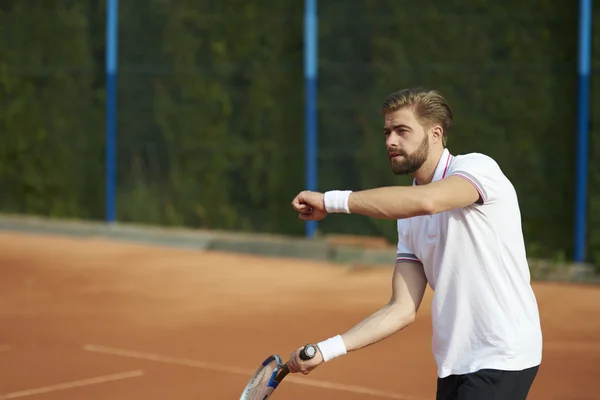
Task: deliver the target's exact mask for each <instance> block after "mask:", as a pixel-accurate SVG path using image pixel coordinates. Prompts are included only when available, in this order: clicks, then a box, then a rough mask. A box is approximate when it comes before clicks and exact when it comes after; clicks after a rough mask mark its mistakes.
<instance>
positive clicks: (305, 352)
mask: <svg viewBox="0 0 600 400" xmlns="http://www.w3.org/2000/svg"><path fill="white" fill-rule="evenodd" d="M316 354H317V346H315V345H314V344H307V345H306V346H304V348H303V349H302V350H300V359H302V360H304V361H307V360H310V359H312V358H313V357H314V356H315V355H316Z"/></svg>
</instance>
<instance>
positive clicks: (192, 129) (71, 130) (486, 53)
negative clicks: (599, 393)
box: [0, 0, 600, 263]
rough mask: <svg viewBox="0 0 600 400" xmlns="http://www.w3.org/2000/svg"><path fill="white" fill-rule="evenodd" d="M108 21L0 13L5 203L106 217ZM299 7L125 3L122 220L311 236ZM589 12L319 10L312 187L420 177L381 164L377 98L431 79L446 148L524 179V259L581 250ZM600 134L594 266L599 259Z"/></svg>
mask: <svg viewBox="0 0 600 400" xmlns="http://www.w3.org/2000/svg"><path fill="white" fill-rule="evenodd" d="M104 12H105V10H104V2H102V1H97V0H90V1H86V2H65V1H58V0H49V1H45V2H36V3H34V4H30V3H27V2H22V1H19V0H10V1H7V2H4V4H3V5H2V7H0V26H2V29H3V32H4V33H5V34H3V35H0V54H2V57H0V100H1V101H2V104H3V107H2V109H1V110H0V131H1V132H3V134H2V139H3V140H2V146H1V147H0V190H2V193H3V196H2V197H1V198H0V210H1V211H5V212H6V211H8V212H21V213H30V214H39V215H49V216H56V217H78V218H87V219H96V220H99V219H102V218H103V213H104V119H103V118H104V117H103V116H104V76H103V70H104V35H105V32H104V29H105V26H104ZM303 12H304V10H303V2H271V1H266V0H262V1H255V2H252V3H243V2H236V1H221V2H215V1H197V0H182V1H178V2H159V1H156V2H148V1H143V0H131V1H127V2H121V9H120V42H119V46H120V52H119V71H120V73H119V78H118V83H119V92H118V107H119V108H118V130H119V132H118V134H119V143H118V218H119V219H120V220H121V221H134V222H143V223H153V224H160V225H185V226H189V227H206V228H215V229H236V230H245V231H256V232H275V233H277V232H278V233H285V234H298V235H300V234H303V231H304V226H303V224H302V222H301V221H299V220H298V219H297V216H296V215H295V214H294V213H293V212H292V210H291V208H290V201H291V199H292V198H293V196H294V195H295V194H296V193H297V192H298V191H299V190H302V189H303V188H304V87H303V36H302V30H303ZM577 18H578V10H577V2H570V1H566V0H563V1H561V2H551V1H549V0H546V1H542V0H535V1H530V2H523V1H516V0H511V1H505V2H492V1H483V0H480V1H472V0H469V1H467V0H462V1H455V2H453V5H452V6H450V5H444V4H443V3H441V2H438V1H421V2H400V1H394V0H389V1H383V0H381V1H377V2H375V1H372V0H360V1H359V0H348V1H345V2H325V1H323V2H319V56H320V58H319V105H318V106H319V186H320V189H321V190H327V189H332V188H349V189H354V190H359V189H365V188H370V187H375V186H379V185H389V184H396V183H398V184H406V183H408V179H406V178H404V179H398V178H397V177H394V176H393V175H392V174H391V173H390V172H389V168H388V165H387V160H386V158H385V154H384V147H383V135H382V134H381V116H380V115H379V113H378V108H379V104H380V103H381V101H382V100H383V98H384V97H385V96H386V95H387V94H388V93H389V92H391V91H394V90H396V89H398V88H401V87H406V86H417V85H419V86H428V87H432V88H437V89H439V90H441V91H442V92H443V93H444V94H445V96H446V97H447V98H448V100H449V101H450V103H451V105H452V107H453V109H454V112H455V129H454V132H453V134H452V136H451V138H450V141H449V146H450V150H451V151H452V152H453V153H455V154H457V153H465V152H470V151H480V152H484V153H487V154H489V155H490V156H492V157H494V158H495V159H497V160H498V162H499V163H500V165H501V166H502V168H503V170H504V171H505V173H506V174H507V175H508V176H509V177H510V178H511V179H512V180H513V182H514V184H515V186H516V188H517V191H518V194H519V197H520V200H521V204H522V212H523V224H524V231H525V235H526V237H527V242H528V248H529V252H530V254H531V255H532V256H545V257H569V256H570V254H571V250H572V234H573V226H572V220H573V212H574V211H573V207H574V206H573V193H574V176H575V171H574V165H575V137H576V129H577V125H576V117H577V103H576V99H577V75H576V70H577V68H576V66H577V22H578V21H577ZM594 19H595V21H598V20H599V19H600V13H598V11H595V15H594ZM594 34H595V39H596V38H597V37H598V35H599V34H598V33H597V30H596V31H595V32H594ZM599 42H600V41H599V40H594V46H595V48H596V50H597V49H598V46H600V45H599V44H598V43H599ZM598 54H600V53H599V52H598V51H595V53H594V77H597V76H598V65H599V63H598V57H599V56H598ZM593 85H594V87H593V92H592V99H593V100H594V99H596V98H597V95H598V94H600V86H599V85H600V83H598V80H597V79H594V80H593ZM592 112H593V121H596V119H597V118H598V116H599V113H600V111H598V107H595V108H594V107H593V108H592ZM596 132H597V129H596V126H595V125H594V124H592V132H591V152H590V217H589V238H590V242H589V258H590V260H591V261H596V262H598V263H600V232H598V230H600V191H599V190H600V189H598V188H599V187H600V167H599V166H598V164H597V163H596V162H595V160H596V159H597V158H598V156H600V141H599V140H597V139H596V136H597V134H596ZM319 228H320V230H321V232H324V233H334V232H335V233H349V234H368V235H384V236H386V237H387V238H388V239H389V240H390V241H391V242H393V241H395V225H394V224H393V223H390V221H379V220H372V219H368V218H363V217H361V216H346V217H343V218H341V217H335V216H331V217H329V218H327V219H326V220H325V221H323V223H321V224H320V226H319Z"/></svg>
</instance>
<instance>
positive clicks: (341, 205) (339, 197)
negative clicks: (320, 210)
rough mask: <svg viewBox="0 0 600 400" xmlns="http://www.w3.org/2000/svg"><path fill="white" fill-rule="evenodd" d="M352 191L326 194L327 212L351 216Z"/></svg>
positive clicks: (332, 191) (331, 191)
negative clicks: (349, 200) (349, 206)
mask: <svg viewBox="0 0 600 400" xmlns="http://www.w3.org/2000/svg"><path fill="white" fill-rule="evenodd" d="M350 193H352V190H330V191H329V192H325V194H324V202H325V210H326V211H327V212H328V213H345V214H350V209H349V208H348V199H349V198H350Z"/></svg>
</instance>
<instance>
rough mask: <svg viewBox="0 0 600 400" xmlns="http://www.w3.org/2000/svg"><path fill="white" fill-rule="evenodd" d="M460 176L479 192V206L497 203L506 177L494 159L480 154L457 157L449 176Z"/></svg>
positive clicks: (449, 170) (451, 166)
mask: <svg viewBox="0 0 600 400" xmlns="http://www.w3.org/2000/svg"><path fill="white" fill-rule="evenodd" d="M452 175H454V176H460V177H461V178H464V179H466V180H468V181H469V182H471V183H472V184H473V186H475V189H477V191H478V192H479V201H478V202H477V204H487V203H490V202H493V201H495V200H496V199H497V198H498V194H499V192H500V191H501V190H500V188H501V186H502V184H503V182H504V181H505V180H506V177H505V176H504V174H503V173H502V170H501V169H500V166H499V165H498V163H496V161H494V159H493V158H491V157H489V156H486V155H485V154H480V153H471V154H467V155H462V156H457V157H455V160H454V162H453V163H452V164H451V165H450V168H449V169H448V175H447V176H452Z"/></svg>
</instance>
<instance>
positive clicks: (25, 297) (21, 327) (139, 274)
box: [0, 233, 600, 400]
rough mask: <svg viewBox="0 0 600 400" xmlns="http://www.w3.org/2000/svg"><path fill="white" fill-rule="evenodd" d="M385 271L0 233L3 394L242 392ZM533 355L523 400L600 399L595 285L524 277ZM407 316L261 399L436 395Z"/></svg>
mask: <svg viewBox="0 0 600 400" xmlns="http://www.w3.org/2000/svg"><path fill="white" fill-rule="evenodd" d="M390 274H391V269H385V268H384V269H377V270H364V271H353V272H352V271H349V270H347V269H345V268H343V267H340V266H336V265H332V264H328V263H313V262H308V261H299V260H292V259H276V258H261V257H256V256H244V255H239V254H237V255H234V254H223V253H213V252H200V251H191V250H176V249H169V248H159V247H148V246H142V245H134V244H126V243H114V242H110V241H107V240H101V239H89V238H87V239H75V238H62V237H57V236H54V237H53V236H34V235H25V234H12V233H0V293H1V297H0V399H13V398H32V399H33V398H35V399H40V400H57V399H63V400H70V399H86V400H95V399H111V400H118V399H123V400H125V399H127V400H138V399H139V400H151V399H156V400H158V399H160V400H164V399H178V400H187V399H190V400H191V399H207V400H208V399H211V400H214V399H238V398H239V395H240V393H241V390H242V388H243V387H244V385H245V384H246V382H247V380H248V378H249V375H250V373H251V372H252V371H254V369H255V368H256V367H257V366H258V364H259V363H260V362H261V361H262V360H263V359H264V358H265V357H266V356H267V355H269V354H271V353H278V354H280V355H281V356H282V358H283V359H284V360H285V359H287V356H288V355H289V353H290V352H291V351H292V350H294V349H296V348H297V347H299V346H301V345H303V344H305V343H308V342H315V341H318V340H321V339H324V338H327V337H329V336H332V335H334V334H337V333H340V332H343V331H344V330H346V329H347V328H349V327H350V326H352V325H353V324H355V323H356V322H358V321H359V320H360V319H361V318H363V317H365V316H367V315H368V314H369V313H371V312H373V311H375V310H377V309H378V308H379V307H380V306H382V305H383V304H385V302H386V301H387V300H388V296H389V286H390V285H389V281H390ZM534 287H535V291H536V294H537V297H538V300H539V303H540V307H541V315H542V319H543V327H544V339H545V349H544V361H543V364H542V367H541V369H540V373H539V375H538V378H537V380H536V381H535V384H534V387H533V389H532V392H531V395H530V397H529V398H530V399H540V400H550V399H597V398H600V377H599V376H600V288H598V287H590V286H576V285H559V284H548V283H536V284H535V285H534ZM430 301H431V292H429V291H428V292H427V294H426V298H425V300H424V302H423V306H422V309H421V310H420V314H419V316H418V318H417V321H416V322H415V323H414V324H413V325H411V326H409V327H408V328H407V329H405V330H404V331H402V332H400V333H398V334H396V335H394V336H392V337H391V338H389V339H387V340H384V341H383V342H381V343H379V344H376V345H374V346H371V347H368V348H365V349H363V350H360V351H358V352H355V353H352V354H349V355H347V356H345V357H342V358H339V359H337V360H334V361H332V362H331V363H327V364H324V365H322V366H321V367H319V368H317V369H316V370H315V371H313V372H312V373H311V374H309V375H307V376H304V375H290V376H288V378H287V379H286V381H284V384H282V385H281V386H280V387H279V389H277V391H276V392H275V394H274V395H273V397H272V399H273V400H277V399H288V400H300V399H313V400H325V399H327V400H339V399H344V400H371V399H373V400H375V399H434V398H435V385H436V370H435V364H434V362H433V357H432V354H431V347H430V340H431V322H430V314H429V305H430Z"/></svg>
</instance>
